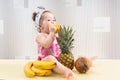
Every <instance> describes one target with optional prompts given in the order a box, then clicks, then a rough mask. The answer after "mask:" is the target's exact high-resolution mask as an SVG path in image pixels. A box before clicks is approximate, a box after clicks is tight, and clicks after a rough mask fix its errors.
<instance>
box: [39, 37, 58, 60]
mask: <svg viewBox="0 0 120 80" xmlns="http://www.w3.org/2000/svg"><path fill="white" fill-rule="evenodd" d="M59 54H60V48H59V45H58V43H57V40H56V38H55V39H54V41H53V43H52V45H51V46H50V47H49V48H44V47H42V46H40V45H38V60H41V59H42V58H44V57H46V56H48V55H53V56H55V58H56V59H58V56H59Z"/></svg>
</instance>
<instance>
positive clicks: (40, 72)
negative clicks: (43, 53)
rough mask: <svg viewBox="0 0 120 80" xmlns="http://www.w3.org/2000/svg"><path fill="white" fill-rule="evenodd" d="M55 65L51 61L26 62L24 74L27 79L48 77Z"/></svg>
mask: <svg viewBox="0 0 120 80" xmlns="http://www.w3.org/2000/svg"><path fill="white" fill-rule="evenodd" d="M55 66H56V63H55V62H53V61H40V60H36V61H34V62H28V63H27V64H25V66H24V73H25V75H26V76H27V77H34V76H48V75H50V74H52V69H53V68H55Z"/></svg>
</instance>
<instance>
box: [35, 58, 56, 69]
mask: <svg viewBox="0 0 120 80" xmlns="http://www.w3.org/2000/svg"><path fill="white" fill-rule="evenodd" d="M33 66H34V67H36V68H39V69H53V68H55V66H56V63H55V62H53V61H40V60H36V61H34V62H33Z"/></svg>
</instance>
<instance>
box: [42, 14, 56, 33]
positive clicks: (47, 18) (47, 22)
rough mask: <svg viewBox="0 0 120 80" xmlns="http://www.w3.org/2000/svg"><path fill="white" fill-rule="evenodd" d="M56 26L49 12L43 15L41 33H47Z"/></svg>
mask: <svg viewBox="0 0 120 80" xmlns="http://www.w3.org/2000/svg"><path fill="white" fill-rule="evenodd" d="M55 24H56V19H55V17H54V15H53V14H52V13H50V12H46V13H44V14H43V22H42V23H41V31H44V32H46V33H49V28H50V27H53V26H54V25H55Z"/></svg>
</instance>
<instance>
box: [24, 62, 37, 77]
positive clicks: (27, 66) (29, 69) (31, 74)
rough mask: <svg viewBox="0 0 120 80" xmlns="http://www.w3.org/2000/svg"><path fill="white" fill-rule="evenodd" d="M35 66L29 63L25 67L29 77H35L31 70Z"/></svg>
mask: <svg viewBox="0 0 120 80" xmlns="http://www.w3.org/2000/svg"><path fill="white" fill-rule="evenodd" d="M32 65H33V62H28V63H27V64H25V66H24V73H25V75H26V76H27V77H34V76H35V73H34V72H33V71H32V70H31V67H32Z"/></svg>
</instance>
